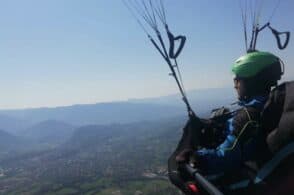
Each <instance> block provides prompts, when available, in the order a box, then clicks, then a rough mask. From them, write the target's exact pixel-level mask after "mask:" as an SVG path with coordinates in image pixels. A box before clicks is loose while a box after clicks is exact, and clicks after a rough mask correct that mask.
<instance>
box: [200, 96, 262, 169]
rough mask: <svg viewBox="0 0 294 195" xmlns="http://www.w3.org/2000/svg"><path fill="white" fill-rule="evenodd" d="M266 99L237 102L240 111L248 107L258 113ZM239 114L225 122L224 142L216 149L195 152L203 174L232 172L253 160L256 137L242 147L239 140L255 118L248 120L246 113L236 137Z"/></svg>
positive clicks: (260, 97) (256, 98) (236, 113)
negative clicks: (245, 162)
mask: <svg viewBox="0 0 294 195" xmlns="http://www.w3.org/2000/svg"><path fill="white" fill-rule="evenodd" d="M266 100H267V97H263V96H259V97H255V98H252V99H251V100H249V101H246V102H244V101H242V102H239V103H238V104H239V106H240V107H241V109H240V110H242V108H243V110H246V112H247V108H249V107H253V108H254V109H256V110H257V111H258V113H260V112H261V110H262V109H263V107H264V104H265V102H266ZM238 114H239V112H235V113H234V114H232V117H231V118H229V119H228V120H227V121H226V129H225V130H224V132H223V133H224V134H225V140H224V141H223V143H221V144H220V145H219V146H218V147H217V148H216V149H205V148H204V149H201V150H197V151H196V155H197V157H198V162H199V168H200V169H201V170H202V171H203V173H205V174H220V173H223V172H226V171H234V170H237V169H238V168H240V166H241V165H242V162H244V161H247V160H250V159H253V158H254V153H255V151H256V147H257V143H258V140H257V137H254V136H253V137H252V140H251V141H250V142H248V144H246V145H243V144H242V143H241V141H239V138H240V137H241V136H242V135H241V134H242V133H243V130H244V131H246V126H247V125H248V124H249V123H251V122H252V121H254V120H256V119H255V118H253V119H251V118H250V113H248V112H247V114H248V115H249V118H246V119H244V120H243V121H242V122H241V123H242V124H241V125H242V127H240V128H241V130H239V131H238V132H240V133H239V134H238V135H236V128H239V127H237V126H236V125H235V124H234V122H235V123H236V121H234V120H235V119H236V118H237V115H238ZM243 118H244V117H243Z"/></svg>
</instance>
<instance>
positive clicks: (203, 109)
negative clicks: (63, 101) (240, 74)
mask: <svg viewBox="0 0 294 195" xmlns="http://www.w3.org/2000/svg"><path fill="white" fill-rule="evenodd" d="M187 94H188V98H189V100H190V102H191V105H192V107H193V108H194V110H195V111H196V113H197V114H199V115H200V116H201V115H202V116H203V115H207V113H208V112H209V111H210V110H211V109H213V108H215V107H218V106H221V105H227V104H229V103H231V102H232V101H233V100H234V99H235V98H234V90H233V89H229V88H219V89H202V90H193V91H189V92H188V93H187ZM0 114H3V115H6V116H9V117H13V118H17V119H18V120H20V121H30V122H31V123H34V124H36V123H40V122H42V121H46V120H57V121H63V122H65V123H68V124H71V125H75V126H84V125H89V124H103V125H106V124H112V123H120V124H127V123H134V122H139V121H152V120H157V119H167V118H171V117H175V116H184V115H186V108H185V104H184V103H183V102H182V100H181V97H180V96H179V95H178V94H175V95H170V96H164V97H157V98H147V99H132V100H128V101H124V102H110V103H97V104H86V105H73V106H64V107H56V108H37V109H23V110H2V111H0ZM0 120H1V117H0ZM1 127H2V125H1V123H0V128H1ZM5 129H6V128H5Z"/></svg>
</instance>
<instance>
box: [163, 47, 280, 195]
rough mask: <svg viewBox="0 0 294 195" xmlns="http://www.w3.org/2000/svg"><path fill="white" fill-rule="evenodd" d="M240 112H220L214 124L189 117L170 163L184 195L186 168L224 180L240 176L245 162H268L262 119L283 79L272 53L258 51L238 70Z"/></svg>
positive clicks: (236, 67) (213, 118) (214, 115)
mask: <svg viewBox="0 0 294 195" xmlns="http://www.w3.org/2000/svg"><path fill="white" fill-rule="evenodd" d="M232 72H233V73H234V87H235V89H236V92H237V94H238V108H237V109H235V110H233V111H232V110H228V109H226V108H221V109H218V110H215V111H214V112H213V113H212V116H211V118H209V119H199V118H197V117H190V120H189V121H188V122H187V124H186V126H185V128H184V133H183V136H182V139H181V141H180V143H179V144H178V147H177V149H176V151H175V152H174V153H173V155H172V156H171V157H170V159H169V162H168V164H169V177H170V180H171V182H172V183H173V184H174V185H176V186H177V187H178V188H180V189H181V190H182V191H183V192H184V193H185V194H196V192H195V191H194V190H193V188H192V189H191V186H190V188H189V180H190V179H191V178H189V176H187V175H185V174H184V173H182V172H181V171H180V166H181V164H184V163H189V162H190V163H191V161H192V162H193V164H194V165H195V167H196V168H197V169H199V170H200V171H201V173H202V174H203V175H222V174H228V173H232V172H234V171H237V170H238V169H239V168H241V166H242V165H243V163H244V162H246V161H251V160H254V161H262V160H263V158H266V155H267V154H266V152H265V150H264V149H265V147H266V141H265V135H264V132H262V131H261V128H260V115H261V112H262V109H263V107H264V105H265V103H266V101H267V99H268V96H269V93H270V91H271V88H272V87H273V86H276V85H277V81H278V80H280V78H281V75H282V73H283V70H282V63H281V61H280V59H279V58H278V57H277V56H275V55H273V54H271V53H268V52H261V51H254V52H250V53H247V54H246V55H244V56H242V57H240V58H239V59H237V60H236V62H235V63H234V65H233V68H232Z"/></svg>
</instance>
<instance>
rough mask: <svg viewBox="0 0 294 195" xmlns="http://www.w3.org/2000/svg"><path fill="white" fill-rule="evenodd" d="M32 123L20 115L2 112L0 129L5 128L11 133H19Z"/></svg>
mask: <svg viewBox="0 0 294 195" xmlns="http://www.w3.org/2000/svg"><path fill="white" fill-rule="evenodd" d="M30 125H31V123H30V122H29V121H26V120H23V119H20V118H19V117H14V116H8V115H5V114H0V129H4V130H5V131H7V132H9V133H12V134H18V133H19V132H21V131H22V130H23V129H25V128H28V127H29V126H30Z"/></svg>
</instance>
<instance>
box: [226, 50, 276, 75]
mask: <svg viewBox="0 0 294 195" xmlns="http://www.w3.org/2000/svg"><path fill="white" fill-rule="evenodd" d="M273 64H279V66H280V67H281V65H280V59H279V58H278V57H277V56H275V55H273V54H271V53H269V52H261V51H254V52H251V53H247V54H246V55H244V56H241V57H240V58H239V59H237V60H236V62H235V63H234V64H233V68H232V71H233V73H234V74H235V75H236V76H237V77H240V78H252V77H255V76H257V75H258V74H259V73H261V72H262V71H263V70H265V69H268V68H270V67H271V65H273ZM278 74H280V75H281V74H282V73H281V72H279V73H278Z"/></svg>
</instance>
